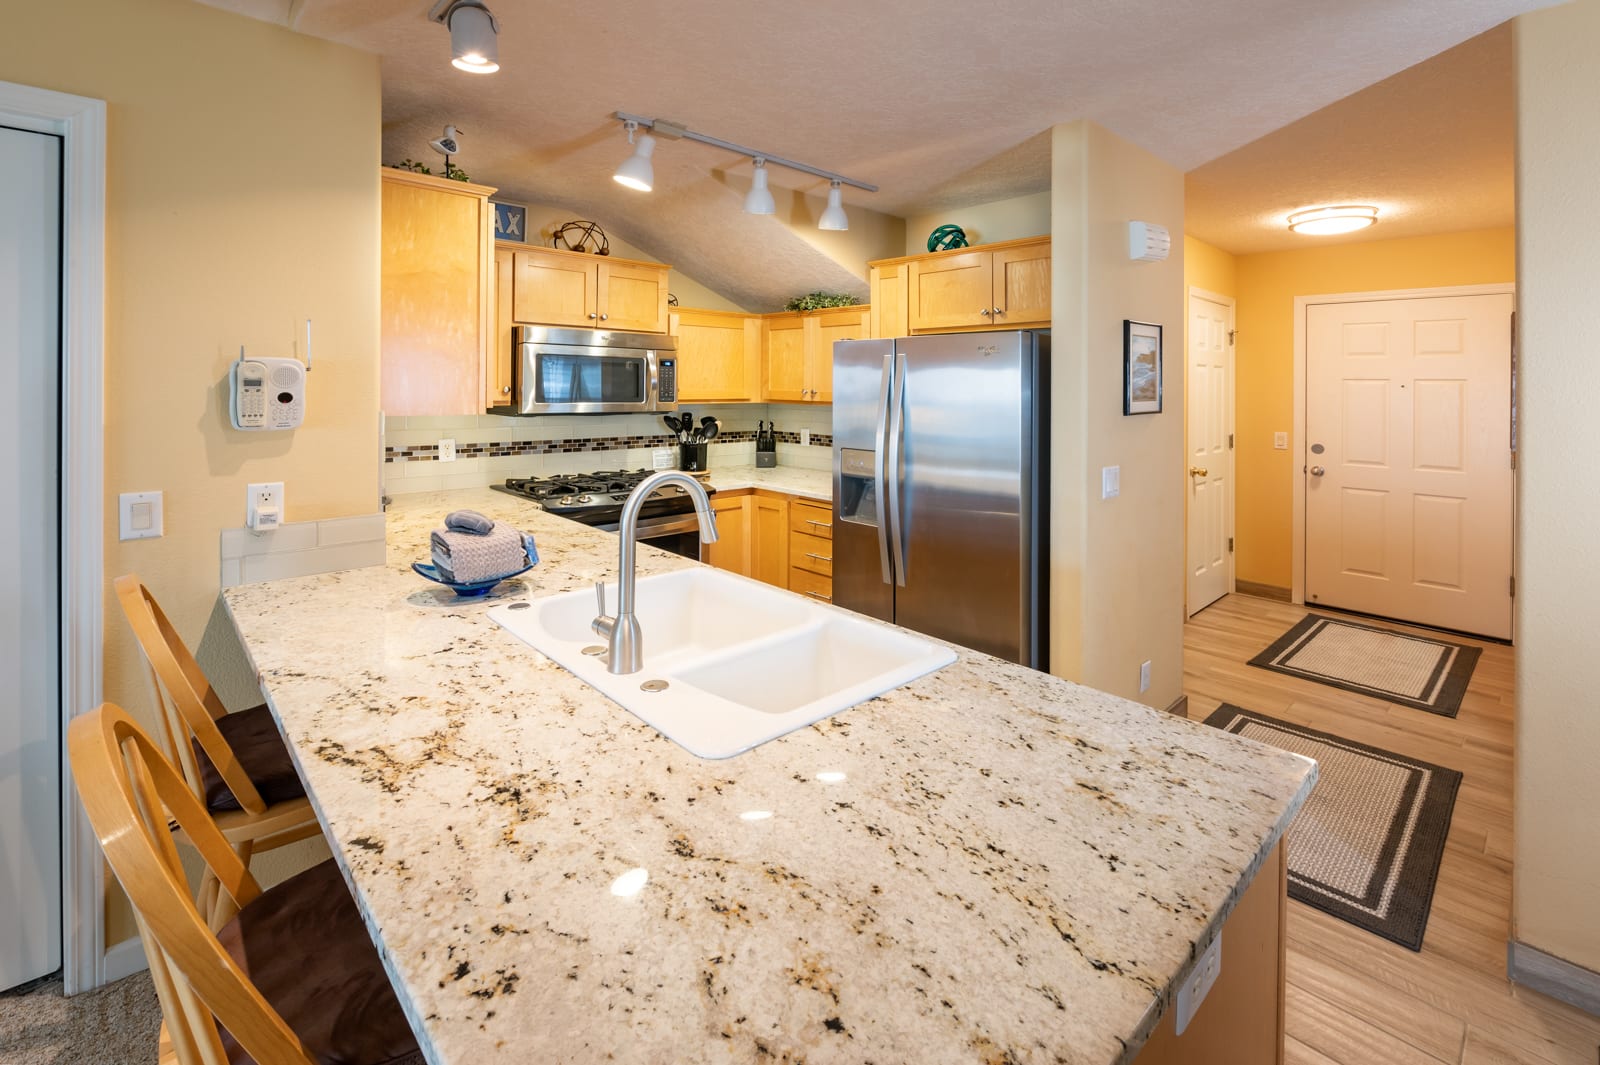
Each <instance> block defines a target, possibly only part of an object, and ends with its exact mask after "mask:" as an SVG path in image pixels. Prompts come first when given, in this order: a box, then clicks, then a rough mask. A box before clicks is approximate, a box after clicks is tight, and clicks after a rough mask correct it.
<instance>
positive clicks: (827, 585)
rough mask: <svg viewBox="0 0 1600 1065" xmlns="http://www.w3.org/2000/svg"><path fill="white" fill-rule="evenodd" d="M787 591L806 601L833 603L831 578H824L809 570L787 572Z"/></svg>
mask: <svg viewBox="0 0 1600 1065" xmlns="http://www.w3.org/2000/svg"><path fill="white" fill-rule="evenodd" d="M789 590H790V591H791V592H794V593H796V594H797V595H803V596H805V597H806V598H808V599H816V600H819V601H820V602H824V603H831V602H833V578H832V577H824V576H822V575H821V574H819V573H813V572H811V571H810V570H803V569H791V570H790V571H789Z"/></svg>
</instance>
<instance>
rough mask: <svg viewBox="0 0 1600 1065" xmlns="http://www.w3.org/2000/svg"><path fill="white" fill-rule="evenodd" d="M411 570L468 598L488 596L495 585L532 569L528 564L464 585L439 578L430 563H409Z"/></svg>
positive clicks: (531, 565) (437, 572) (531, 564)
mask: <svg viewBox="0 0 1600 1065" xmlns="http://www.w3.org/2000/svg"><path fill="white" fill-rule="evenodd" d="M411 568H412V569H414V570H416V571H417V576H419V577H424V578H426V579H428V580H430V581H432V582H433V583H435V584H442V585H444V586H445V587H446V588H449V589H450V590H451V591H453V592H455V593H456V594H457V595H460V596H466V597H469V598H470V597H472V596H479V595H488V594H489V590H490V589H491V588H493V587H494V586H495V585H497V584H499V583H500V582H501V581H507V580H510V579H511V578H512V577H516V576H518V575H520V574H523V573H526V572H528V571H529V570H530V569H532V568H533V563H532V562H530V563H528V564H527V565H526V566H523V567H522V568H521V569H519V570H517V572H516V573H507V574H504V575H502V576H499V577H496V578H494V579H493V580H487V581H468V582H466V583H462V582H459V581H447V580H445V579H444V578H443V577H441V576H439V571H438V570H437V569H435V568H434V567H433V564H432V563H429V562H413V563H411Z"/></svg>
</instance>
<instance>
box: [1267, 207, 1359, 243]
mask: <svg viewBox="0 0 1600 1065" xmlns="http://www.w3.org/2000/svg"><path fill="white" fill-rule="evenodd" d="M1377 221H1378V209H1377V208H1376V207H1363V206H1350V205H1346V206H1341V207H1313V208H1311V209H1310V210H1306V211H1296V212H1295V213H1294V214H1292V215H1290V216H1289V228H1290V229H1291V230H1293V231H1294V232H1296V233H1307V234H1310V235H1311V236H1316V237H1328V236H1332V235H1334V234H1336V233H1354V232H1355V231H1356V230H1358V229H1366V228H1367V227H1368V226H1370V225H1373V224H1374V223H1376V222H1377Z"/></svg>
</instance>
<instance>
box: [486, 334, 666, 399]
mask: <svg viewBox="0 0 1600 1065" xmlns="http://www.w3.org/2000/svg"><path fill="white" fill-rule="evenodd" d="M512 343H513V345H514V346H515V349H516V358H515V359H513V360H512V385H513V388H514V389H515V391H516V403H515V407H516V410H517V412H518V413H520V414H649V413H654V412H656V411H674V410H677V409H678V357H677V343H676V341H675V340H674V339H673V338H672V337H670V336H666V335H664V334H655V333H613V332H609V331H607V330H602V329H551V328H548V327H545V326H531V325H519V326H517V327H516V328H515V329H514V330H513V331H512Z"/></svg>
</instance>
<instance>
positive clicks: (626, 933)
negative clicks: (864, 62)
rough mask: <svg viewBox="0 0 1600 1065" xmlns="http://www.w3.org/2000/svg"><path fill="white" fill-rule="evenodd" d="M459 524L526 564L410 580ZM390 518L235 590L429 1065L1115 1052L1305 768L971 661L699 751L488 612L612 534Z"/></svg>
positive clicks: (1109, 1064)
mask: <svg viewBox="0 0 1600 1065" xmlns="http://www.w3.org/2000/svg"><path fill="white" fill-rule="evenodd" d="M761 472H763V473H767V472H770V471H761ZM462 507H470V508H473V509H476V510H479V511H482V512H483V513H485V514H488V515H489V516H490V517H493V518H495V519H497V520H501V521H509V522H511V523H513V524H514V525H518V526H520V527H522V528H524V529H526V530H527V531H530V532H533V533H534V534H535V535H536V536H537V538H538V545H539V552H540V555H541V561H540V563H539V565H537V566H536V567H534V568H533V569H532V570H530V571H528V572H527V573H525V574H523V575H522V576H520V577H517V578H514V579H512V580H510V581H507V582H505V583H504V584H502V585H500V586H499V587H498V588H497V589H496V590H495V591H494V592H493V593H492V594H491V595H490V596H489V597H487V598H486V599H462V598H457V597H456V596H455V595H454V594H453V593H451V592H450V591H449V590H447V589H445V588H442V587H440V586H438V585H434V584H429V583H427V582H425V581H423V580H422V579H420V578H419V577H417V576H415V575H414V574H413V573H412V572H411V571H410V568H409V567H410V563H411V562H413V561H421V560H426V558H427V557H428V556H427V543H428V533H429V530H430V529H431V528H433V527H434V526H436V525H438V524H439V523H440V520H441V519H442V517H443V515H444V514H445V513H446V512H448V511H450V510H453V509H457V508H462ZM388 523H389V557H388V562H387V564H386V565H384V566H381V567H371V568H367V569H360V570H349V571H344V572H339V573H331V574H323V575H319V576H313V577H303V578H295V579H289V580H281V581H274V582H270V583H264V584H252V585H244V586H240V587H235V588H230V589H228V590H227V591H226V592H225V593H224V598H225V601H226V604H227V608H228V610H229V612H230V614H231V616H232V618H233V621H234V623H235V625H236V626H237V628H238V631H239V634H240V637H241V639H242V642H243V644H244V646H245V648H246V650H247V652H248V654H249V655H250V658H251V660H252V662H253V664H254V667H255V668H256V670H257V671H258V673H259V676H260V682H261V687H262V691H263V692H264V693H265V695H266V698H267V700H268V702H269V704H270V705H271V707H272V711H273V713H274V714H275V715H276V717H277V720H278V723H279V727H280V728H281V729H282V731H283V733H284V735H285V737H286V738H287V739H288V741H289V745H290V749H291V751H292V752H293V754H294V756H295V759H296V762H297V765H298V767H299V770H300V772H301V775H302V777H303V778H304V780H305V781H306V784H307V790H308V793H309V794H310V795H311V798H312V802H313V804H314V805H315V807H316V809H317V813H318V816H319V818H320V819H321V821H322V824H323V827H324V829H325V831H326V833H327V836H328V839H329V843H330V845H331V847H332V850H333V853H334V855H335V856H336V858H337V860H338V861H339V863H340V866H341V868H342V869H343V871H344V874H345V878H346V880H347V882H348V883H349V885H350V887H351V889H352V892H353V893H354V895H355V897H356V900H357V903H358V906H359V908H360V911H361V913H362V914H363V917H364V919H365V921H366V922H367V925H368V928H369V930H370V931H371V933H372V935H373V938H374V940H375V941H376V942H377V943H378V944H379V948H380V952H381V954H382V956H383V959H384V963H385V965H386V966H387V968H388V971H389V973H390V976H391V978H392V979H393V982H394V985H395V988H396V990H397V992H398V995H399V998H400V1002H401V1004H402V1006H403V1007H404V1009H405V1011H406V1014H407V1016H408V1017H409V1019H410V1020H411V1023H412V1026H413V1028H415V1030H416V1033H417V1036H418V1040H419V1043H420V1044H421V1045H422V1048H423V1051H424V1054H425V1056H426V1057H427V1059H428V1060H429V1061H430V1062H433V1063H434V1065H492V1063H499V1062H506V1063H512V1062H516V1063H523V1062H528V1061H550V1062H572V1063H578V1062H631V1063H637V1065H646V1063H649V1065H657V1063H665V1062H680V1061H681V1062H800V1061H805V1062H811V1063H822V1062H840V1063H845V1062H848V1063H861V1062H876V1063H878V1065H892V1063H897V1062H957V1061H975V1062H1036V1061H1037V1062H1071V1063H1094V1065H1113V1063H1117V1062H1124V1061H1129V1060H1131V1059H1132V1058H1133V1057H1134V1056H1135V1055H1136V1054H1137V1052H1138V1050H1139V1048H1140V1047H1141V1045H1142V1044H1143V1043H1144V1042H1145V1040H1146V1039H1147V1038H1148V1037H1149V1036H1150V1034H1151V1033H1152V1031H1153V1030H1154V1028H1155V1026H1156V1025H1157V1023H1158V1022H1159V1021H1160V1020H1161V1019H1162V1017H1163V1015H1164V1014H1165V1013H1166V1012H1167V1011H1168V1008H1169V1006H1170V1005H1171V1000H1172V998H1173V996H1174V994H1175V992H1176V988H1177V985H1178V983H1179V982H1180V981H1181V980H1182V979H1183V978H1184V977H1185V976H1186V975H1187V974H1188V972H1189V971H1190V969H1191V968H1192V967H1193V966H1194V963H1195V960H1196V957H1197V956H1198V954H1199V951H1200V950H1201V949H1203V948H1204V947H1205V946H1206V945H1207V944H1208V943H1209V942H1210V941H1211V940H1212V939H1213V938H1215V936H1216V933H1217V930H1218V929H1219V928H1220V927H1221V924H1222V922H1223V921H1224V920H1225V919H1226V918H1227V916H1228V915H1229V913H1230V911H1231V910H1232V909H1233V907H1234V905H1235V903H1236V902H1237V901H1238V900H1239V899H1240V897H1241V895H1242V894H1243V893H1244V891H1245V889H1246V888H1247V887H1248V886H1249V885H1250V884H1251V881H1252V879H1253V878H1254V877H1255V874H1256V873H1257V871H1258V870H1260V869H1261V868H1262V866H1263V864H1264V863H1265V862H1266V861H1267V859H1268V857H1269V855H1274V854H1275V853H1276V848H1277V847H1278V844H1279V841H1280V838H1281V836H1282V834H1283V832H1284V829H1285V827H1286V826H1287V824H1288V823H1289V821H1290V820H1291V819H1292V817H1293V815H1294V813H1295V812H1296V810H1298V808H1299V806H1300V804H1301V803H1302V802H1303V801H1304V799H1305V797H1306V795H1307V794H1308V793H1309V791H1310V789H1311V786H1312V783H1313V780H1314V778H1315V766H1314V765H1313V763H1311V762H1309V761H1307V760H1305V759H1302V758H1299V757H1297V756H1295V755H1291V754H1288V753H1287V752H1283V751H1279V750H1275V749H1273V748H1269V747H1264V746H1260V745H1258V744H1255V743H1252V742H1250V741H1247V740H1242V739H1239V738H1237V737H1233V736H1230V735H1227V734H1225V733H1223V732H1221V731H1219V730H1216V729H1209V728H1205V727H1203V726H1201V725H1199V724H1196V723H1192V722H1189V721H1185V720H1181V719H1176V718H1172V717H1170V716H1167V715H1164V714H1161V713H1158V712H1156V711H1153V710H1151V709H1149V708H1147V707H1144V706H1140V705H1138V704H1135V703H1132V702H1129V701H1127V700H1124V699H1120V698H1117V697H1114V696H1111V695H1107V694H1104V693H1101V692H1097V691H1094V690H1091V689H1088V688H1084V687H1081V686H1078V685H1075V684H1072V683H1069V682H1067V681H1064V680H1060V679H1057V678H1054V677H1050V676H1047V675H1044V674H1041V673H1036V672H1034V671H1032V670H1029V669H1026V668H1024V667H1021V666H1017V665H1013V664H1010V663H1007V662H1003V661H1000V660H998V659H995V658H991V657H989V656H986V655H982V654H978V653H975V652H970V651H961V652H960V655H959V658H958V659H957V661H956V662H955V663H954V664H952V665H950V666H947V667H945V668H944V669H942V670H940V671H939V672H936V673H933V674H930V675H928V676H925V677H922V678H921V679H919V680H917V681H914V682H913V683H911V684H909V685H907V686H905V687H903V688H899V689H896V690H894V691H891V692H889V693H888V694H886V695H884V696H881V697H879V698H877V699H874V700H871V701H870V702H866V703H863V704H861V705H858V706H856V707H854V708H852V709H849V710H846V711H844V712H843V713H840V714H838V715H836V716H834V717H832V718H829V719H827V720H824V721H822V722H820V723H818V724H816V725H813V726H809V727H806V728H803V729H801V730H799V731H797V732H793V733H791V734H789V735H787V736H783V737H781V738H779V739H777V740H774V741H772V742H769V743H766V744H764V745H762V746H760V747H757V748H755V749H754V750H751V751H748V752H746V753H744V754H741V755H739V756H737V757H734V758H731V759H727V760H723V761H706V760H702V759H699V758H696V757H695V756H693V755H691V754H689V753H688V752H686V751H685V750H683V749H682V748H680V747H678V746H677V745H675V744H674V743H672V742H671V741H669V740H667V739H666V738H664V737H662V736H661V735H660V734H658V733H657V732H656V731H655V730H654V729H652V728H650V727H649V726H647V725H645V724H644V723H642V722H641V721H639V720H638V719H636V718H634V717H633V716H632V715H630V714H629V713H627V712H626V711H625V710H623V709H622V708H621V707H619V706H617V705H616V704H614V703H612V702H610V701H609V700H608V699H606V698H605V697H604V696H601V695H600V694H598V693H597V692H596V691H594V690H593V689H591V688H589V687H588V686H587V685H586V684H584V683H583V682H582V681H580V680H578V679H577V678H576V677H575V676H573V675H572V674H570V673H568V672H567V671H566V670H564V669H563V668H562V667H560V666H558V665H556V664H555V663H554V662H552V661H550V660H548V659H546V658H544V657H543V656H541V655H540V654H538V653H537V652H535V651H534V650H533V649H532V648H531V647H529V646H527V645H526V644H524V643H522V642H521V641H519V640H517V639H516V638H515V637H513V636H512V635H511V634H510V633H509V632H507V631H505V630H504V629H502V628H501V627H500V626H498V625H497V624H495V623H494V622H493V621H492V620H490V619H489V618H488V617H487V616H486V614H487V611H488V610H489V609H490V607H491V606H493V605H496V604H498V603H504V602H506V601H508V600H514V599H518V598H525V597H528V596H530V595H533V596H542V595H548V594H551V593H555V592H561V591H570V590H574V589H581V588H587V587H589V586H591V585H592V584H593V583H594V582H595V581H596V580H600V579H604V580H606V581H608V582H611V581H615V579H616V565H617V544H616V540H615V538H614V537H613V536H611V535H609V534H605V533H600V532H596V531H594V530H592V529H589V528H586V527H583V526H580V525H577V524H575V523H573V522H569V521H565V520H563V519H559V518H555V517H552V516H550V515H546V514H543V513H541V512H539V510H538V509H537V507H535V506H534V505H532V504H528V503H524V502H521V501H520V500H517V499H514V498H512V497H509V496H506V495H503V494H499V493H495V492H492V491H490V490H488V489H464V490H459V491H453V492H442V493H432V494H422V495H414V496H407V497H402V498H401V499H399V500H398V501H397V502H396V503H395V504H393V505H392V506H391V508H390V510H389V512H388ZM692 565H695V563H693V562H689V561H687V560H685V559H682V558H678V557H676V556H672V555H668V554H664V553H662V552H658V551H655V550H653V549H649V548H641V549H640V552H639V572H640V575H641V576H643V575H646V574H649V573H654V572H662V571H665V570H669V569H676V568H679V567H683V566H692ZM640 594H641V595H643V594H645V592H644V591H643V590H641V593H640ZM830 609H831V608H830ZM645 640H646V656H647V658H648V654H649V652H648V640H649V633H648V632H646V633H645ZM773 683H774V684H782V683H783V678H782V677H781V676H777V677H774V678H773Z"/></svg>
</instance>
